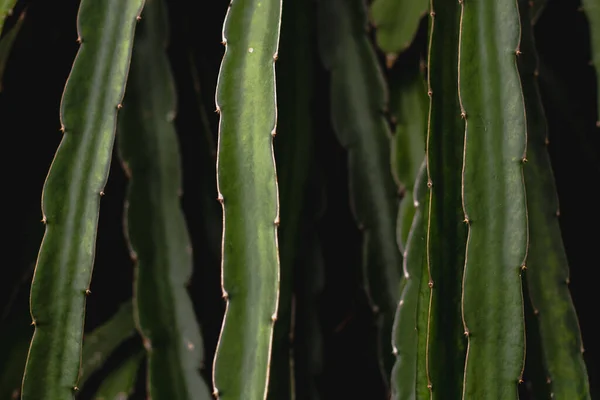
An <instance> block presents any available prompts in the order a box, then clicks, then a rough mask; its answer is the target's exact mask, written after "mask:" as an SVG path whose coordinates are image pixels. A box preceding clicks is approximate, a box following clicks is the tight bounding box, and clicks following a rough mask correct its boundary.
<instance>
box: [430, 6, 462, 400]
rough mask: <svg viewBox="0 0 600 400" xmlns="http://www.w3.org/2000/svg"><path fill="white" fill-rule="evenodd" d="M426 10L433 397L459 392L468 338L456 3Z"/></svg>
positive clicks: (443, 396)
mask: <svg viewBox="0 0 600 400" xmlns="http://www.w3.org/2000/svg"><path fill="white" fill-rule="evenodd" d="M432 7H433V11H434V12H435V16H434V17H433V18H431V16H430V18H431V19H430V43H429V72H430V75H429V78H428V83H429V88H428V90H429V93H430V96H431V98H430V101H431V103H430V111H429V120H428V128H429V129H428V133H427V173H428V178H429V190H428V191H429V193H428V199H429V200H428V207H427V210H426V211H425V218H426V220H427V266H428V269H429V279H430V280H431V310H430V314H429V323H428V327H429V331H428V342H429V347H428V353H427V365H428V374H429V379H430V383H431V385H432V398H435V399H446V398H460V396H461V393H462V380H463V373H464V359H465V351H466V349H465V346H466V340H465V337H464V335H463V327H462V318H461V308H460V302H461V294H462V273H463V269H464V262H465V247H466V239H467V237H466V233H467V231H466V226H465V224H464V222H463V219H464V215H463V210H462V197H461V194H462V193H461V186H462V164H463V146H464V134H465V125H464V121H462V120H461V118H460V104H459V98H458V80H457V76H458V49H459V32H460V25H459V23H460V5H459V4H458V2H455V1H447V0H433V1H432Z"/></svg>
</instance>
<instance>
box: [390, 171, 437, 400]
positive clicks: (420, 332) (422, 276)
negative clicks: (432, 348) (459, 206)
mask: <svg viewBox="0 0 600 400" xmlns="http://www.w3.org/2000/svg"><path fill="white" fill-rule="evenodd" d="M406 200H407V199H405V201H406ZM410 200H411V202H410V205H411V206H412V207H414V208H415V209H416V211H415V212H414V217H413V221H412V227H411V230H410V233H409V236H408V240H407V242H406V250H405V253H404V277H405V279H406V285H405V286H404V289H403V290H402V297H401V298H400V301H399V303H398V308H397V310H396V317H395V320H394V328H393V332H392V346H393V351H394V354H395V355H396V363H395V364H394V368H393V369H392V375H391V389H392V399H394V400H404V399H427V398H429V397H430V390H429V389H430V388H429V383H430V382H429V376H428V373H427V366H426V359H427V345H428V343H427V333H428V332H427V319H428V315H429V291H430V290H429V286H428V282H429V277H428V275H429V273H428V270H427V264H426V251H427V247H426V245H427V241H426V229H427V225H426V219H425V215H424V214H425V211H426V207H427V203H428V198H427V170H426V164H425V162H422V167H421V169H420V171H419V174H418V177H417V180H416V184H415V192H414V197H413V198H412V199H410Z"/></svg>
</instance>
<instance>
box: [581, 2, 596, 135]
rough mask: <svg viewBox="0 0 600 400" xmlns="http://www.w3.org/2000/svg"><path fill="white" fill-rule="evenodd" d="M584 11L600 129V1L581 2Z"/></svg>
mask: <svg viewBox="0 0 600 400" xmlns="http://www.w3.org/2000/svg"><path fill="white" fill-rule="evenodd" d="M581 2H582V4H583V10H584V11H585V15H586V16H587V19H588V23H589V26H590V39H591V41H590V42H591V46H592V64H593V65H594V68H595V69H596V82H597V92H598V100H597V103H598V104H597V107H598V114H596V117H597V118H598V119H597V120H596V126H597V127H598V128H600V83H598V82H600V0H581Z"/></svg>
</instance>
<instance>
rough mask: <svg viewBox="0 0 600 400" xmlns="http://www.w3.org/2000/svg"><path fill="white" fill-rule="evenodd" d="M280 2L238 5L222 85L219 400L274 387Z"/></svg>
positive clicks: (249, 0)
mask: <svg viewBox="0 0 600 400" xmlns="http://www.w3.org/2000/svg"><path fill="white" fill-rule="evenodd" d="M281 6H282V5H281V1H280V0H233V1H232V2H231V4H230V6H229V10H228V12H227V16H226V17H225V25H224V28H223V42H224V43H225V56H224V57H223V62H222V64H221V70H220V72H219V78H218V83H217V96H216V103H217V109H218V110H219V112H220V116H221V119H220V122H219V143H218V150H217V188H218V193H219V194H218V196H219V200H220V201H221V202H222V204H223V247H222V286H223V297H224V298H225V300H226V301H227V306H226V310H225V318H224V321H223V326H222V328H221V335H220V338H219V343H218V347H217V352H216V355H215V364H214V370H213V388H214V394H215V396H216V397H217V398H219V399H224V400H229V399H231V400H233V399H239V400H241V399H244V400H260V399H264V398H266V396H267V387H268V385H269V373H270V359H271V347H272V341H273V325H274V322H275V320H276V318H277V305H278V297H279V254H278V241H277V226H278V225H279V199H278V188H277V177H276V172H275V165H274V156H273V148H272V141H273V136H274V135H275V129H276V124H277V101H276V93H275V66H274V63H275V59H276V58H277V48H278V41H279V28H280V21H281Z"/></svg>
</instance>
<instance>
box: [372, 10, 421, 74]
mask: <svg viewBox="0 0 600 400" xmlns="http://www.w3.org/2000/svg"><path fill="white" fill-rule="evenodd" d="M428 6H429V3H428V1H427V0H375V1H373V3H372V4H371V9H370V14H371V21H372V22H373V25H375V28H376V32H375V33H376V40H377V45H378V46H379V48H380V49H381V50H383V51H384V52H385V53H386V55H387V63H388V67H391V65H392V64H393V63H394V62H395V60H396V58H397V57H398V54H400V53H401V52H403V51H404V50H406V49H407V48H408V47H409V46H410V44H411V43H412V41H413V39H414V38H415V35H416V34H417V28H418V27H419V23H420V22H421V19H422V18H423V16H424V15H425V14H426V13H427V8H428Z"/></svg>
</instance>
